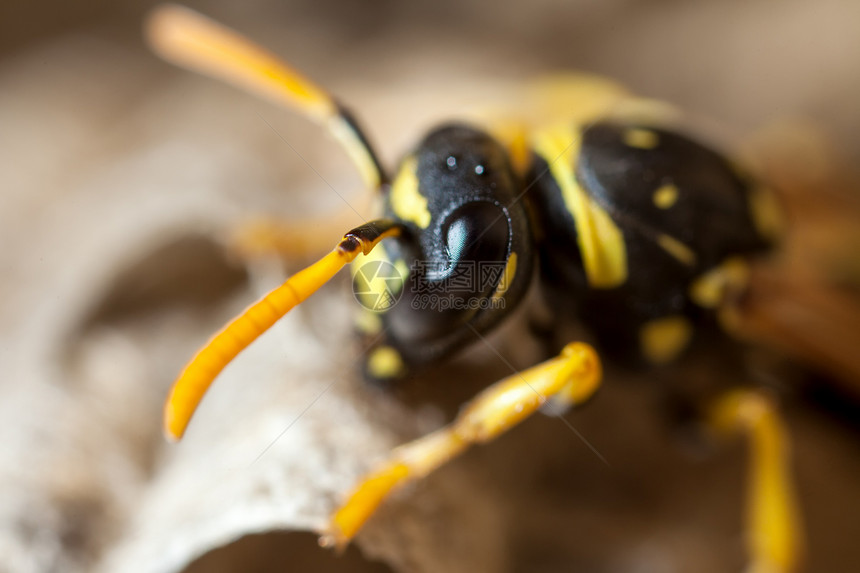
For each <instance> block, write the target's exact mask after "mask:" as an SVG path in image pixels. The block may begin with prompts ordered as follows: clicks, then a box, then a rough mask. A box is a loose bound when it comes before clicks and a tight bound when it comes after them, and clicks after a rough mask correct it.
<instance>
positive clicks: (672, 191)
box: [652, 183, 678, 209]
mask: <svg viewBox="0 0 860 573" xmlns="http://www.w3.org/2000/svg"><path fill="white" fill-rule="evenodd" d="M652 199H653V200H654V205H656V206H657V207H658V208H660V209H668V208H669V207H671V206H672V205H674V204H675V203H676V202H677V201H678V188H677V187H675V186H674V185H672V184H671V183H667V184H665V185H661V186H660V187H659V188H658V189H657V190H656V191H654V195H653V197H652Z"/></svg>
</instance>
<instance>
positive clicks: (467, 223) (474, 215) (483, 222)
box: [445, 202, 510, 295]
mask: <svg viewBox="0 0 860 573" xmlns="http://www.w3.org/2000/svg"><path fill="white" fill-rule="evenodd" d="M445 242H446V245H447V249H448V260H449V263H450V266H449V269H450V272H457V271H458V269H462V271H461V272H466V271H469V272H472V271H471V269H473V268H474V269H475V270H474V272H475V273H476V274H477V275H480V274H481V273H480V272H479V270H478V267H480V266H481V265H482V264H483V265H484V266H487V265H488V264H489V265H490V266H492V264H494V263H498V264H499V265H501V266H504V263H505V261H506V259H507V255H508V248H509V244H510V227H509V225H508V218H507V216H506V214H505V212H504V211H502V209H501V208H500V207H498V206H496V205H494V204H493V203H486V202H475V203H467V204H466V205H464V206H462V207H460V208H459V209H457V210H456V211H455V212H454V213H453V214H452V215H451V216H450V217H449V220H448V223H447V225H446V228H445ZM488 276H491V277H492V276H495V273H489V275H488ZM475 279H476V280H475V281H473V282H472V284H474V290H473V293H472V294H473V295H480V294H484V293H488V292H492V291H493V289H495V287H496V285H495V284H482V282H488V281H481V277H480V276H476V277H475Z"/></svg>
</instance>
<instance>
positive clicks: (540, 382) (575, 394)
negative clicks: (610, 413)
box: [320, 343, 601, 548]
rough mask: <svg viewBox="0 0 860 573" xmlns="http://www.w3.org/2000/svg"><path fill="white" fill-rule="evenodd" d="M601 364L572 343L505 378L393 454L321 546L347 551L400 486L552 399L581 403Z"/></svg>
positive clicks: (339, 515) (335, 520) (339, 514)
mask: <svg viewBox="0 0 860 573" xmlns="http://www.w3.org/2000/svg"><path fill="white" fill-rule="evenodd" d="M600 378H601V365H600V360H599V359H598V357H597V353H596V352H595V351H594V349H593V348H591V347H590V346H588V345H587V344H582V343H572V344H568V345H567V346H566V347H565V348H564V350H562V352H561V354H560V355H559V356H558V357H556V358H553V359H551V360H548V361H546V362H543V363H541V364H538V365H537V366H533V367H532V368H529V369H528V370H524V371H522V372H519V373H517V374H514V375H513V376H510V377H508V378H505V379H504V380H501V381H500V382H498V383H496V384H494V385H493V386H490V387H489V388H487V389H486V390H484V391H483V392H481V393H480V394H478V396H476V397H475V398H474V399H473V400H472V401H471V402H470V403H469V404H468V405H467V406H466V407H465V408H464V409H463V411H462V412H461V413H460V415H459V416H458V417H457V419H456V420H454V422H453V423H451V424H450V425H449V426H446V427H444V428H441V429H439V430H437V431H435V432H433V433H432V434H429V435H427V436H424V437H423V438H420V439H418V440H415V441H414V442H410V443H408V444H405V445H403V446H400V447H399V448H397V449H395V450H394V451H393V452H392V454H391V457H390V458H389V460H388V461H387V462H385V463H384V464H383V465H382V466H381V467H380V468H378V469H377V470H376V471H374V472H371V473H370V474H368V475H367V476H365V477H364V479H362V480H361V482H360V483H359V485H358V487H356V489H355V490H354V491H353V493H352V495H351V496H350V498H349V499H348V500H347V502H346V503H345V504H344V505H343V506H341V507H340V508H339V509H338V510H337V511H335V513H334V514H333V515H332V517H331V522H330V523H329V526H328V530H327V531H326V532H325V533H324V534H323V535H322V537H321V538H320V544H321V545H323V546H332V545H333V546H336V547H338V548H342V547H344V546H345V545H346V544H347V543H349V541H350V540H351V539H352V538H353V537H354V536H355V534H356V533H358V530H359V529H361V527H362V526H363V525H364V523H365V522H366V521H367V520H368V519H369V518H370V516H371V515H372V514H373V512H374V511H376V509H377V507H379V505H380V504H381V503H382V502H383V501H384V500H385V498H386V497H387V496H388V495H389V494H390V493H391V492H392V491H394V490H395V489H396V488H397V487H399V486H402V485H403V484H405V483H407V482H409V481H412V480H415V479H420V478H422V477H424V476H426V475H427V474H429V473H430V472H432V471H434V470H435V469H437V468H438V467H440V466H441V465H443V464H445V463H447V462H448V461H450V460H451V459H453V458H454V457H456V456H457V455H459V454H460V453H462V452H463V451H464V450H466V448H468V447H469V446H471V445H472V444H481V443H485V442H489V441H490V440H493V439H494V438H496V437H497V436H499V435H500V434H502V433H504V432H506V431H507V430H509V429H510V428H512V427H513V426H515V425H516V424H518V423H519V422H521V421H523V420H524V419H525V418H527V417H528V416H530V415H531V414H533V413H534V412H535V411H537V410H538V408H540V407H541V406H542V405H543V404H544V403H546V401H547V400H549V399H550V398H553V399H558V400H564V401H566V402H569V403H571V404H578V403H582V402H584V401H585V400H587V399H588V398H589V397H591V396H592V395H593V394H594V392H595V391H596V390H597V388H598V387H599V386H600Z"/></svg>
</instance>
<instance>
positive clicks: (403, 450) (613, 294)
mask: <svg viewBox="0 0 860 573" xmlns="http://www.w3.org/2000/svg"><path fill="white" fill-rule="evenodd" d="M148 34H149V39H150V42H151V44H152V46H153V47H154V49H155V50H156V51H157V52H158V53H159V54H160V55H162V56H163V57H164V58H166V59H167V60H169V61H172V62H174V63H177V64H179V65H181V66H185V67H187V68H191V69H194V70H197V71H200V72H203V73H206V74H209V75H212V76H215V77H218V78H221V79H224V80H227V81H229V82H231V83H233V84H236V85H238V86H240V87H243V88H245V89H247V90H249V91H251V92H254V93H257V94H260V95H263V96H266V97H268V98H269V99H272V100H275V101H276V102H279V103H282V104H286V105H288V106H290V107H292V108H294V109H296V110H298V111H300V112H302V113H304V114H305V115H307V116H308V117H310V118H312V119H314V120H316V121H317V122H319V123H321V124H323V125H324V126H325V127H326V128H327V129H328V130H329V131H330V132H331V133H332V134H333V135H334V136H335V137H336V138H337V139H338V140H339V141H340V142H341V143H342V144H343V146H344V147H345V149H346V151H347V152H348V154H349V156H350V157H351V158H352V160H353V162H354V163H355V165H356V166H357V167H358V169H359V171H360V173H361V175H362V177H363V180H364V182H365V183H366V185H367V186H368V187H369V188H372V189H377V190H378V192H379V195H380V196H381V199H382V203H383V213H382V216H381V218H379V219H376V220H374V221H371V222H368V223H366V224H364V225H361V226H359V227H357V228H355V229H352V230H351V231H349V232H347V233H346V234H345V235H344V236H343V239H342V240H341V241H340V242H339V243H338V244H337V246H336V247H335V248H334V250H333V251H331V252H330V253H329V254H327V255H325V256H324V257H323V258H322V259H320V260H319V261H318V262H316V263H314V264H313V265H311V266H310V267H308V268H306V269H305V270H302V271H300V272H298V273H297V274H295V275H294V276H292V277H291V278H289V279H288V280H287V281H286V282H285V283H284V284H283V285H282V286H280V287H278V288H277V289H275V290H273V291H272V292H270V293H269V294H268V295H266V296H265V297H264V298H263V299H261V300H260V301H258V302H257V303H255V304H254V305H252V306H251V307H249V308H248V309H247V310H246V311H245V312H244V313H243V314H241V315H240V316H239V317H237V318H235V319H234V320H233V321H232V322H231V323H230V324H228V325H227V326H226V327H224V329H223V330H221V331H220V332H219V333H217V334H216V335H215V336H214V337H213V338H212V339H211V340H210V341H209V342H208V343H207V344H206V345H205V346H204V347H203V348H202V349H201V350H200V351H199V352H198V353H197V355H196V356H195V357H194V358H193V359H192V360H191V362H190V363H189V364H188V365H187V366H186V368H185V370H184V371H183V372H182V374H181V375H180V377H179V378H178V379H177V380H176V382H175V384H174V386H173V389H172V391H171V393H170V397H169V398H168V401H167V404H166V406H165V429H166V433H167V435H168V436H169V437H171V438H174V439H178V438H180V437H181V436H182V434H183V433H184V431H185V428H186V426H187V424H188V422H189V420H190V418H191V416H192V414H193V412H194V410H195V409H196V407H197V405H198V403H199V402H200V400H201V399H202V397H203V395H204V393H205V392H206V390H207V389H208V387H209V386H210V384H211V383H212V381H213V380H214V379H215V377H216V376H217V375H218V373H219V372H220V371H221V370H222V369H223V368H224V366H226V365H227V364H228V363H229V362H230V361H231V360H233V358H234V357H236V355H237V354H238V353H239V352H241V350H242V349H244V348H245V347H246V346H247V345H249V344H250V343H251V342H252V341H253V340H255V339H256V338H257V337H258V336H259V335H260V334H262V333H263V332H264V331H265V330H266V329H268V328H269V327H271V326H272V325H273V324H274V323H275V322H276V321H277V320H278V319H280V318H281V317H282V316H284V314H286V313H287V312H288V311H289V310H290V309H292V308H293V307H294V306H296V305H297V304H299V303H300V302H302V301H303V300H305V299H306V298H307V297H309V296H311V295H312V294H313V293H314V292H315V291H316V290H317V289H318V288H320V287H321V286H322V285H323V284H324V283H325V282H326V281H328V280H329V279H331V278H332V277H333V276H334V275H335V274H336V273H337V272H338V271H339V270H340V269H341V268H342V267H343V266H344V265H346V264H347V263H349V262H352V261H354V260H356V259H357V258H359V257H362V260H364V258H365V257H367V256H371V257H374V258H375V259H377V260H385V261H387V262H388V263H390V265H391V267H392V268H394V269H396V273H395V274H394V275H393V278H394V279H395V285H394V287H393V289H392V291H393V294H395V295H396V296H397V297H399V298H400V300H399V302H397V303H396V304H391V305H388V306H387V307H386V308H385V310H384V311H382V312H378V313H376V314H374V315H373V321H365V324H367V323H368V322H375V325H374V326H371V327H370V328H372V329H375V330H376V331H377V332H378V333H382V335H381V338H380V342H379V343H378V344H377V345H376V346H375V347H374V348H373V349H372V350H371V351H370V352H369V354H368V355H367V359H366V364H365V371H366V374H367V376H368V377H370V378H372V379H376V380H388V381H390V380H399V379H403V378H406V377H407V376H408V375H409V374H410V373H411V372H414V371H415V370H416V369H419V368H421V367H422V366H423V365H427V364H428V363H431V362H436V361H439V360H443V359H445V358H447V357H449V356H451V355H452V354H453V353H455V352H457V351H458V350H460V349H462V348H464V347H466V346H467V345H469V344H470V343H472V342H474V341H475V340H477V339H478V338H480V337H482V336H483V335H484V334H486V333H488V332H489V331H490V330H492V329H493V328H494V327H496V326H497V325H499V324H500V323H502V322H503V321H505V320H506V318H507V317H509V316H510V315H511V313H512V312H513V310H514V309H515V308H516V307H517V304H518V303H519V302H521V301H522V300H523V298H524V297H525V295H526V293H527V292H528V291H529V290H530V289H532V288H533V287H534V288H537V287H535V285H533V283H534V282H535V277H536V276H537V277H539V280H540V283H541V284H540V288H541V289H542V290H541V291H540V292H541V296H542V297H543V298H544V299H545V300H546V301H548V303H549V304H550V306H551V307H552V308H553V309H554V314H555V317H556V319H557V320H558V321H559V322H570V321H579V322H581V323H582V324H584V325H585V326H587V327H588V328H589V329H590V330H591V332H593V334H594V336H595V339H596V341H597V347H598V348H600V351H601V353H602V354H604V355H606V356H610V357H611V358H612V359H613V360H623V361H627V362H630V363H633V364H636V363H652V364H661V363H668V362H671V361H673V360H675V359H676V358H677V357H679V356H680V355H681V354H682V353H683V351H684V349H685V348H686V347H687V346H688V344H689V343H690V341H691V339H692V338H693V337H694V336H695V334H696V329H697V325H699V324H700V323H702V322H703V321H708V320H711V319H714V318H716V319H717V320H718V321H720V322H722V323H724V324H726V325H731V323H732V317H733V314H735V311H736V306H735V303H736V301H737V300H738V297H739V295H740V293H742V291H743V289H744V286H745V282H746V279H747V274H748V268H747V264H746V263H747V260H748V259H749V258H750V257H752V256H754V255H756V254H758V253H762V252H765V251H767V250H768V249H769V248H770V247H771V246H772V245H773V244H774V241H775V240H776V238H777V235H778V234H779V231H780V216H779V210H778V209H777V207H776V205H775V202H774V200H773V198H772V197H771V195H770V193H769V192H768V190H767V189H766V188H765V187H764V186H762V185H760V184H759V183H757V182H756V180H755V179H753V178H752V177H750V176H749V175H747V174H746V172H745V171H744V170H743V169H741V168H739V167H738V166H737V165H736V164H735V163H733V162H732V161H730V160H728V159H726V158H725V157H723V156H722V155H720V154H718V153H716V152H714V151H712V150H711V149H709V148H707V147H705V146H703V145H701V144H699V143H697V142H695V141H693V140H692V139H689V138H687V137H686V136H684V135H681V134H680V133H679V132H677V131H674V130H672V129H671V128H669V127H665V126H664V124H663V123H662V122H660V121H658V120H657V119H658V118H657V117H656V116H655V114H651V113H649V112H647V111H646V110H645V108H647V106H645V105H642V104H643V101H644V100H639V99H637V98H635V97H633V96H631V95H629V94H628V93H627V92H625V91H624V90H622V89H621V88H619V87H617V86H615V85H614V84H611V83H609V82H602V81H600V80H590V81H583V82H581V84H580V86H579V90H580V92H582V93H579V94H573V95H572V96H571V97H570V99H568V100H566V101H567V102H568V103H567V105H568V106H569V108H570V109H567V110H563V113H561V115H559V116H557V117H555V118H552V119H551V121H545V122H542V123H540V124H537V125H534V124H531V123H522V124H517V122H512V124H513V125H514V127H511V125H507V126H505V127H504V128H502V127H499V128H498V129H497V130H495V131H494V133H493V134H491V133H490V131H488V130H484V129H481V128H478V127H474V126H472V125H467V124H461V123H451V124H446V125H443V126H441V127H438V128H436V129H433V130H431V131H430V132H429V133H428V134H427V135H425V136H424V138H423V139H422V140H421V141H420V143H419V144H418V145H417V146H416V147H415V148H414V149H413V150H412V151H411V152H410V153H408V154H407V155H406V156H405V157H404V158H403V159H402V161H401V162H400V165H399V166H398V168H397V170H396V171H395V172H394V175H393V177H391V178H389V175H388V172H387V171H386V170H385V169H384V168H383V166H382V165H381V164H380V161H379V160H378V158H377V155H376V154H375V153H374V151H373V149H372V148H371V146H370V144H369V142H368V139H367V138H366V136H365V135H364V133H363V132H362V131H361V129H360V128H359V127H358V124H357V123H356V121H355V119H354V118H353V117H352V116H351V115H350V114H349V113H348V112H347V111H346V110H345V108H344V107H343V106H341V105H340V104H339V103H338V102H337V101H335V100H334V99H333V98H332V96H330V95H329V94H328V93H327V92H326V91H324V90H322V89H321V88H319V87H317V86H316V85H314V84H313V83H311V82H310V81H308V80H307V79H305V78H304V77H302V76H301V75H300V74H298V73H297V72H296V71H294V70H292V69H291V68H289V67H288V66H286V65H285V64H283V63H282V62H280V61H279V60H278V59H277V58H275V57H274V56H272V55H271V54H269V53H267V52H266V51H264V50H262V49H260V48H259V47H257V46H255V45H253V44H252V43H251V42H249V41H248V40H246V39H244V38H242V37H241V36H239V35H237V34H236V33H234V32H232V31H229V30H227V29H225V28H223V27H221V26H219V25H218V24H216V23H214V22H212V21H210V20H208V19H206V18H204V17H202V16H200V15H198V14H196V13H194V12H192V11H189V10H187V9H183V8H179V7H175V6H165V7H162V8H160V9H158V10H157V11H156V12H155V13H154V14H153V17H152V18H151V20H150V22H149V26H148ZM656 115H659V114H656ZM424 263H433V264H424ZM475 268H487V269H492V270H494V271H495V272H487V273H478V274H477V276H470V273H473V274H474V273H475V272H476V271H475ZM535 269H537V272H535ZM371 282H373V281H371ZM365 286H372V285H365ZM426 293H444V294H445V295H446V296H447V297H449V298H448V299H446V300H447V304H446V305H445V308H440V307H439V306H434V305H432V304H431V305H426V304H421V303H422V299H421V297H422V296H425V294H426ZM389 294H391V293H389ZM476 302H477V304H476ZM363 312H368V311H367V310H365V311H363ZM559 350H560V352H559ZM555 351H556V352H558V355H557V356H556V357H555V358H551V359H549V360H547V361H545V362H543V363H540V364H538V365H536V366H533V367H531V368H529V369H526V370H523V371H521V372H519V373H517V374H515V375H513V376H511V377H509V378H507V379H504V380H502V381H500V382H498V383H496V384H494V385H492V386H490V387H489V388H487V389H486V390H485V391H483V392H482V393H481V394H480V395H478V396H477V397H476V398H475V399H474V400H473V401H472V402H470V403H469V404H468V405H467V406H465V407H464V408H463V410H462V412H461V413H460V415H459V416H458V418H457V419H456V420H455V421H454V422H453V423H452V424H450V425H449V426H446V427H443V428H441V429H439V430H437V431H435V432H433V433H431V434H430V435H428V436H425V437H424V438H421V439H419V440H416V441H414V442H412V443H409V444H406V445H404V446H401V447H400V448H398V449H397V450H395V451H394V452H393V453H392V455H391V458H390V459H389V460H388V461H387V462H386V463H384V464H383V465H382V466H381V467H380V468H378V470H377V471H375V472H373V473H372V474H370V475H368V476H366V477H365V479H364V480H363V481H362V482H361V483H360V484H359V485H358V487H357V488H356V489H355V491H354V492H353V493H352V495H351V496H350V497H349V499H348V500H347V501H346V502H345V503H344V504H343V505H342V506H341V507H340V508H339V509H337V510H336V511H335V512H334V514H333V515H332V518H331V522H330V525H329V528H328V530H327V531H325V532H324V533H323V541H324V542H326V543H329V544H335V545H338V546H342V545H343V544H345V543H347V542H349V540H350V539H351V538H352V537H353V536H354V535H355V534H356V532H357V531H358V530H359V528H360V527H361V526H362V525H363V523H364V522H365V521H366V520H367V519H368V518H369V517H370V516H371V514H372V513H373V512H374V510H375V509H376V507H377V506H378V505H379V504H380V503H381V502H382V501H383V500H384V499H385V497H386V496H387V495H388V494H389V493H390V492H391V491H392V490H393V489H394V488H396V487H398V486H399V485H401V484H403V483H404V482H407V481H409V480H413V479H417V478H420V477H423V476H425V475H427V474H428V473H429V472H432V471H433V470H434V469H436V468H437V467H439V466H440V465H442V464H444V463H445V462H447V461H448V460H450V459H451V458H452V457H454V456H456V455H458V454H460V453H461V452H463V451H464V450H465V449H466V448H468V447H469V446H470V445H471V444H474V443H481V442H486V441H489V440H492V439H493V438H495V437H496V436H497V435H499V434H501V433H502V432H505V431H506V430H508V429H509V428H511V427H512V426H514V425H515V424H517V423H518V422H520V421H522V420H523V419H525V418H526V417H528V416H529V415H531V414H532V413H534V412H535V411H537V410H538V409H539V408H540V407H541V406H542V405H543V404H544V403H545V402H547V401H548V400H552V401H554V402H556V403H560V404H562V405H575V404H580V403H582V402H584V401H586V400H587V399H588V398H589V397H591V396H592V394H594V392H595V391H596V390H597V388H598V387H599V385H600V380H601V364H600V361H599V359H598V354H597V352H596V351H595V350H594V349H593V348H592V347H591V346H590V345H588V344H585V343H579V342H575V343H569V344H567V345H564V346H563V348H560V349H559V348H556V349H555ZM706 417H707V419H708V422H709V423H710V424H711V425H712V426H714V427H716V428H718V429H722V430H726V431H732V430H740V431H743V432H745V433H746V434H747V435H748V436H749V437H750V439H751V440H752V443H753V444H754V447H753V449H752V451H753V461H752V465H753V471H752V472H751V474H750V476H751V477H750V479H751V484H750V487H751V489H750V495H749V500H748V503H749V510H750V511H749V512H748V515H749V520H750V522H749V523H748V528H749V552H750V559H751V561H752V564H753V567H752V569H751V570H755V571H789V570H792V569H793V568H794V567H795V566H796V563H797V560H798V557H797V553H798V550H799V546H800V541H799V539H798V533H797V529H798V517H797V515H796V509H795V505H794V499H793V493H792V487H791V484H790V479H789V472H788V469H787V466H788V460H787V447H786V443H785V441H786V438H785V435H784V429H783V427H782V424H781V422H780V420H779V418H778V416H777V415H776V413H775V411H774V408H773V407H772V405H771V403H770V401H769V400H768V399H767V398H766V397H765V396H763V395H761V394H759V393H757V392H755V391H752V390H736V391H732V392H729V393H727V394H725V395H724V396H722V397H721V398H719V399H718V400H716V402H715V403H714V404H712V405H711V406H710V407H709V408H708V409H707V414H706Z"/></svg>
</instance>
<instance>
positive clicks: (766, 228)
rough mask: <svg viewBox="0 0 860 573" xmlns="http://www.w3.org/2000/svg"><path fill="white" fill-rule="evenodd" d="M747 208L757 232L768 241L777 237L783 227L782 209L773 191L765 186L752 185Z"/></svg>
mask: <svg viewBox="0 0 860 573" xmlns="http://www.w3.org/2000/svg"><path fill="white" fill-rule="evenodd" d="M749 209H750V216H751V217H752V220H753V224H754V225H755V228H756V230H757V231H758V232H759V234H760V235H761V236H762V237H764V238H765V239H768V240H770V241H775V240H776V239H778V238H779V237H780V236H781V235H782V233H783V228H784V222H783V217H782V209H780V207H779V203H778V202H777V200H776V197H775V196H774V194H773V192H772V191H771V190H770V189H768V188H766V187H754V188H752V189H750V192H749Z"/></svg>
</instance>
